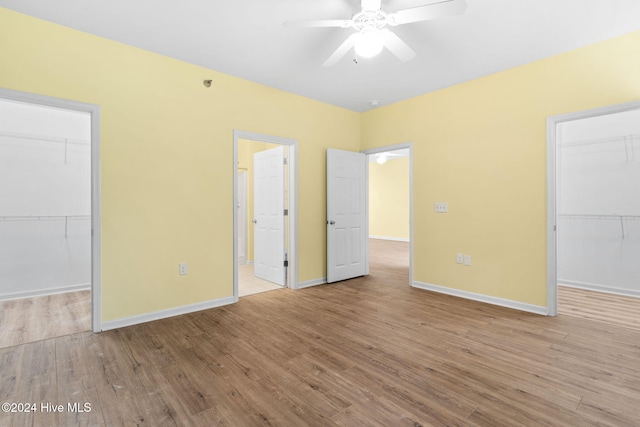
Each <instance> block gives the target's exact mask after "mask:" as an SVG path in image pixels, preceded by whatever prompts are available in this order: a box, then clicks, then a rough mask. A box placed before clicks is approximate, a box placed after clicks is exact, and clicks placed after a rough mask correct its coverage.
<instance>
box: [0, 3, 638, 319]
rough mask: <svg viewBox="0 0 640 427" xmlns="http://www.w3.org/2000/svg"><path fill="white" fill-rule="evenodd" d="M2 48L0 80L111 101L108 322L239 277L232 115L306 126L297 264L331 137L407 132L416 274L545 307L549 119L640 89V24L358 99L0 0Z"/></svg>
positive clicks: (312, 226)
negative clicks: (266, 78) (236, 71)
mask: <svg viewBox="0 0 640 427" xmlns="http://www.w3.org/2000/svg"><path fill="white" fill-rule="evenodd" d="M0 51H1V52H2V56H3V58H5V60H3V61H2V66H0V86H1V87H5V88H9V89H14V90H21V91H26V92H33V93H38V94H43V95H49V96H55V97H60V98H66V99H72V100H77V101H82V102H88V103H93V104H98V105H100V107H101V114H102V115H101V126H102V127H101V144H102V145H101V152H100V155H101V169H102V183H101V188H102V211H101V215H102V229H101V232H102V304H103V306H102V320H103V321H109V320H115V319H120V318H125V317H128V316H134V315H138V314H144V313H149V312H154V311H158V310H163V309H168V308H172V307H178V306H183V305H187V304H192V303H197V302H202V301H209V300H214V299H217V298H222V297H227V296H230V295H231V294H232V261H233V253H232V240H233V237H232V236H233V234H232V233H233V230H232V227H231V224H232V214H233V211H232V209H233V202H232V200H233V195H232V177H233V173H234V172H235V170H236V165H233V164H232V163H233V161H232V158H233V153H232V150H233V144H232V132H233V129H241V130H245V131H253V132H260V133H265V134H271V135H277V136H282V137H288V138H295V139H297V140H298V141H299V142H300V144H299V150H298V151H299V158H298V160H299V170H300V174H299V200H298V206H299V241H300V242H301V244H300V247H299V280H300V281H306V280H314V279H317V278H321V277H324V276H325V275H326V273H325V259H326V255H325V253H326V246H325V232H326V229H325V217H324V216H325V212H326V204H325V197H324V194H325V151H326V148H327V147H329V146H331V147H334V148H340V149H346V150H352V151H357V150H360V149H363V148H371V147H379V146H384V145H390V144H394V143H400V142H406V141H412V142H413V143H414V165H415V170H414V195H415V200H414V203H415V205H414V207H415V211H414V217H415V224H414V225H415V230H414V231H415V242H414V245H415V259H414V260H415V263H414V266H415V272H414V273H415V278H416V280H418V281H422V282H427V283H432V284H436V285H442V286H447V287H451V288H456V289H460V290H466V291H471V292H477V293H481V294H486V295H490V296H496V297H501V298H506V299H510V300H515V301H520V302H524V303H530V304H535V305H540V306H543V305H545V304H546V278H545V274H546V263H545V256H546V253H545V248H546V242H545V231H546V230H545V210H546V206H545V191H546V187H545V186H546V181H545V177H546V170H545V169H546V159H545V148H546V141H545V119H546V117H547V116H549V115H555V114H561V113H566V112H570V111H577V110H583V109H588V108H594V107H600V106H604V105H610V104H617V103H621V102H626V101H631V100H635V99H639V98H640V79H639V78H638V76H640V56H639V55H637V53H638V52H640V32H637V33H633V34H630V35H627V36H623V37H619V38H616V39H612V40H609V41H606V42H603V43H599V44H595V45H592V46H588V47H585V48H582V49H578V50H575V51H572V52H569V53H566V54H562V55H558V56H555V57H552V58H548V59H545V60H542V61H538V62H535V63H532V64H528V65H525V66H522V67H518V68H514V69H511V70H508V71H505V72H501V73H498V74H495V75H491V76H488V77H485V78H482V79H478V80H475V81H471V82H468V83H465V84H461V85H457V86H453V87H450V88H448V89H444V90H440V91H438V92H434V93H431V94H427V95H423V96H420V97H417V98H413V99H410V100H407V101H404V102H400V103H397V104H393V105H390V106H387V107H383V108H379V109H376V110H373V111H371V112H367V113H364V114H362V115H360V114H357V113H355V112H352V111H348V110H345V109H341V108H337V107H333V106H330V105H327V104H324V103H321V102H317V101H313V100H310V99H306V98H303V97H300V96H296V95H292V94H288V93H285V92H282V91H279V90H276V89H273V88H269V87H266V86H262V85H259V84H255V83H251V82H248V81H246V80H242V79H239V78H236V77H232V76H228V75H225V74H222V73H218V72H215V71H212V70H208V69H205V68H202V67H197V66H194V65H190V64H186V63H184V62H180V61H177V60H173V59H170V58H167V57H163V56H160V55H156V54H153V53H149V52H146V51H143V50H140V49H136V48H133V47H129V46H125V45H122V44H119V43H116V42H113V41H109V40H106V39H103V38H99V37H95V36H91V35H88V34H85V33H82V32H79V31H75V30H71V29H69V28H66V27H62V26H59V25H55V24H52V23H48V22H45V21H41V20H38V19H35V18H31V17H28V16H25V15H22V14H18V13H15V12H13V11H9V10H7V9H4V8H0ZM7 58H8V59H7ZM208 78H211V79H213V86H212V87H211V88H210V89H206V88H205V87H204V86H203V85H202V81H203V80H204V79H208ZM327 124H330V126H327ZM435 201H447V202H449V211H450V213H448V214H435V213H434V211H433V203H434V202H435ZM456 252H463V253H465V254H469V255H472V257H473V265H472V266H471V267H463V266H460V265H457V264H455V253H456ZM180 262H187V263H189V275H188V276H182V277H181V276H179V275H178V263H180Z"/></svg>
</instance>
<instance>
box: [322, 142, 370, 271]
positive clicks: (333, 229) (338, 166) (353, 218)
mask: <svg viewBox="0 0 640 427" xmlns="http://www.w3.org/2000/svg"><path fill="white" fill-rule="evenodd" d="M365 162H366V156H365V155H364V154H362V153H354V152H351V151H342V150H335V149H332V148H329V149H328V150H327V282H329V283H331V282H337V281H339V280H346V279H351V278H353V277H358V276H364V275H365V274H366V268H367V265H366V264H367V263H366V248H367V233H366V225H367V222H366V221H367V219H366V177H365V172H366V163H365Z"/></svg>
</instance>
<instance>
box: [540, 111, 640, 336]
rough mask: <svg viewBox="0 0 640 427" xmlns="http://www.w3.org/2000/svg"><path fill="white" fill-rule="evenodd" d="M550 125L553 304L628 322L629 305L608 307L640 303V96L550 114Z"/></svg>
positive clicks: (573, 311)
mask: <svg viewBox="0 0 640 427" xmlns="http://www.w3.org/2000/svg"><path fill="white" fill-rule="evenodd" d="M549 132H550V136H551V138H550V139H551V143H550V145H551V147H550V150H551V151H552V152H551V155H552V158H553V159H554V160H555V165H553V166H554V167H552V168H550V170H552V171H553V172H555V174H554V175H555V176H553V177H552V178H551V185H552V186H551V188H550V192H549V193H550V198H551V199H552V200H551V201H550V205H551V206H552V207H553V208H554V211H553V212H551V213H550V216H551V222H550V224H551V225H553V229H551V230H550V232H551V233H552V234H551V238H550V241H551V243H552V247H551V248H550V251H549V252H550V254H551V255H552V259H551V263H552V266H555V269H551V270H550V271H551V273H552V275H553V276H552V277H551V278H550V279H549V280H550V284H549V295H550V300H551V301H550V304H549V305H550V307H551V308H553V307H554V306H555V307H556V310H557V311H556V312H559V313H561V314H568V315H576V314H581V315H584V316H588V317H590V318H600V319H601V320H602V321H612V320H613V318H614V317H615V318H618V320H621V321H623V318H624V317H625V316H624V315H623V314H624V312H625V310H626V309H625V308H624V307H623V306H624V304H623V305H618V307H619V309H616V311H617V313H616V314H615V315H613V314H612V313H611V311H609V310H604V307H605V305H611V304H613V305H617V304H619V303H620V304H622V303H624V302H625V301H627V302H629V303H631V304H633V303H636V304H637V303H640V299H638V298H639V297H640V283H639V282H638V277H640V264H638V262H637V260H638V259H640V184H638V183H640V103H632V104H624V105H620V106H612V107H606V108H602V109H596V110H591V111H587V112H579V113H574V114H570V115H565V116H559V117H556V118H551V119H550V130H549ZM614 295H615V296H616V297H614ZM629 298H632V299H629ZM633 298H635V300H634V299H633ZM625 304H626V303H625ZM638 307H639V306H638V305H636V307H635V309H633V311H634V312H636V310H637V308H638ZM550 314H555V313H553V312H550ZM628 314H630V313H628ZM631 317H636V316H635V315H632V316H631ZM627 320H634V321H635V319H627ZM637 326H640V324H638V325H637Z"/></svg>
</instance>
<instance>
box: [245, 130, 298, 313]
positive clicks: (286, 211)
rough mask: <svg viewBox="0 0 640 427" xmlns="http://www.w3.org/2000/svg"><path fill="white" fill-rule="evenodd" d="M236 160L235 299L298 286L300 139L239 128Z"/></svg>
mask: <svg viewBox="0 0 640 427" xmlns="http://www.w3.org/2000/svg"><path fill="white" fill-rule="evenodd" d="M234 158H235V165H236V170H235V171H234V199H235V209H234V243H235V244H234V297H235V299H236V301H237V300H238V298H239V297H243V296H247V295H252V294H255V293H260V292H265V291H269V290H275V289H281V288H283V287H290V288H296V286H297V268H296V266H297V265H296V262H297V256H296V255H297V247H296V242H297V238H296V237H297V233H296V224H297V221H296V215H297V209H296V190H295V189H296V177H297V173H296V142H295V141H294V140H290V139H286V138H279V137H273V136H268V135H262V134H255V133H250V132H242V131H235V132H234Z"/></svg>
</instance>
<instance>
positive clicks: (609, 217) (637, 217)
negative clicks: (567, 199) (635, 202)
mask: <svg viewBox="0 0 640 427" xmlns="http://www.w3.org/2000/svg"><path fill="white" fill-rule="evenodd" d="M558 218H566V219H599V220H618V221H619V220H624V221H639V220H640V215H596V214H558Z"/></svg>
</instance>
